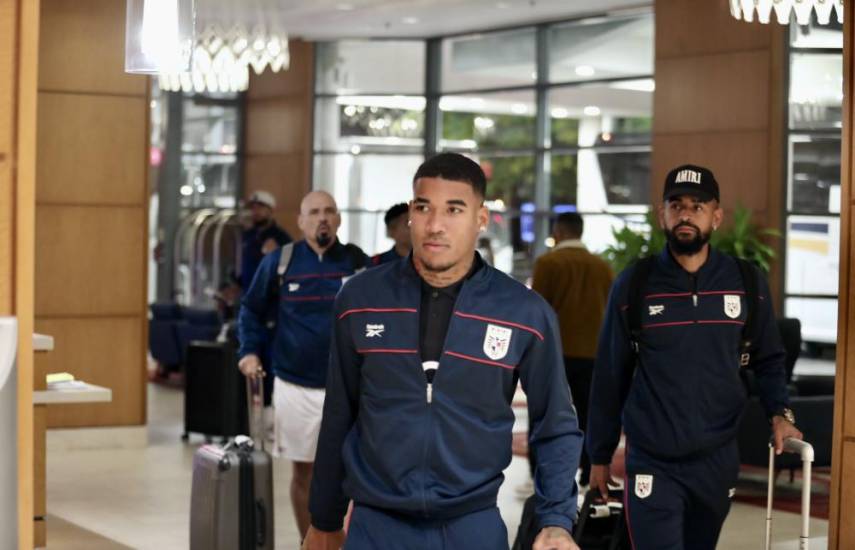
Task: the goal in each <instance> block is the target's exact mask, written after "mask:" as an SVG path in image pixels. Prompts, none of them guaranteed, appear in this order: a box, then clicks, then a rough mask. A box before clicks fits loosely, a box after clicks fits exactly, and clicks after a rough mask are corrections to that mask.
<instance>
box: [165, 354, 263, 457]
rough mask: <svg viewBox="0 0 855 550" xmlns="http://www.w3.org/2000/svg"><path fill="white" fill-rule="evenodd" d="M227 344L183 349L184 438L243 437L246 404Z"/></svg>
mask: <svg viewBox="0 0 855 550" xmlns="http://www.w3.org/2000/svg"><path fill="white" fill-rule="evenodd" d="M243 378H244V376H243V375H242V374H241V373H240V370H239V369H238V367H237V358H236V354H235V348H234V346H233V345H232V344H230V343H221V342H204V341H201V340H197V341H193V342H191V343H190V345H189V346H188V347H187V360H186V366H185V383H184V434H183V435H182V439H184V440H185V441H186V440H187V438H188V436H189V434H190V433H200V434H203V435H205V436H206V437H208V438H210V437H223V438H229V437H234V436H236V435H239V434H246V433H247V432H248V431H249V430H248V428H247V400H246V397H245V393H244V391H243V385H244V382H243Z"/></svg>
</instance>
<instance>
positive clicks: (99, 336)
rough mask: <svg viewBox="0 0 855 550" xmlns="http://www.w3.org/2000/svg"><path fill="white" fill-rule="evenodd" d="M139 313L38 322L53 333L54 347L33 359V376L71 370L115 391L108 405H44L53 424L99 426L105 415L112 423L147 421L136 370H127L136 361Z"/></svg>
mask: <svg viewBox="0 0 855 550" xmlns="http://www.w3.org/2000/svg"><path fill="white" fill-rule="evenodd" d="M144 322H145V321H144V320H143V319H140V318H139V317H114V318H110V317H106V316H104V317H98V318H68V319H51V320H38V321H36V330H37V331H38V332H43V333H45V334H52V335H53V336H54V339H55V341H56V348H55V349H54V351H53V352H51V353H46V354H39V356H38V357H37V358H36V365H35V373H36V376H44V374H46V373H49V372H70V373H72V374H74V375H75V377H76V378H79V379H81V380H86V381H87V382H91V383H93V384H97V385H99V386H105V387H108V388H110V389H111V390H112V391H113V401H112V402H111V403H98V404H92V405H86V406H81V405H65V406H55V405H51V406H50V407H48V422H49V425H50V426H52V427H79V426H97V425H99V424H102V423H103V420H102V419H103V418H109V419H110V425H112V426H121V425H139V424H144V423H145V413H144V411H145V408H144V406H145V403H144V399H145V393H142V392H140V391H138V388H139V384H140V380H139V378H140V377H139V371H137V370H135V369H131V368H128V366H129V365H135V364H136V363H138V362H139V349H140V345H139V337H140V334H141V333H142V329H143V327H142V324H143V323H144Z"/></svg>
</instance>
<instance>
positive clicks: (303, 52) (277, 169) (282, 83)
mask: <svg viewBox="0 0 855 550" xmlns="http://www.w3.org/2000/svg"><path fill="white" fill-rule="evenodd" d="M289 48H290V50H291V67H290V68H289V69H288V70H287V71H285V72H280V73H276V74H273V73H270V72H266V73H264V74H262V75H260V76H259V75H255V74H252V75H251V77H250V83H249V90H248V91H247V96H246V102H247V105H246V129H245V139H246V141H245V143H246V157H245V162H244V189H243V195H244V197H248V196H249V195H250V194H251V193H252V192H253V191H256V190H260V189H263V190H265V191H269V192H271V193H273V195H274V196H275V197H276V199H277V209H276V220H277V221H278V223H279V224H280V225H282V226H283V227H285V229H287V230H288V232H289V233H291V235H292V236H293V237H295V238H298V237H299V235H300V233H299V231H298V230H297V225H296V214H297V213H298V212H299V209H300V201H301V200H302V198H303V195H305V194H306V193H307V192H308V191H309V190H310V189H311V187H312V184H311V181H310V174H311V162H312V110H313V101H314V95H313V93H314V90H313V88H314V80H313V79H314V46H313V45H312V44H311V43H307V42H302V41H299V40H297V41H291V42H290V43H289Z"/></svg>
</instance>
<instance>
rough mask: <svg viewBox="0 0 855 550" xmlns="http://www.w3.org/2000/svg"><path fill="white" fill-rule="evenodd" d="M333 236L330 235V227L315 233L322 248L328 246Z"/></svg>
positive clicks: (316, 240) (316, 239)
mask: <svg viewBox="0 0 855 550" xmlns="http://www.w3.org/2000/svg"><path fill="white" fill-rule="evenodd" d="M332 240H333V237H332V235H330V232H329V229H328V228H322V229H318V232H317V233H315V242H317V243H318V246H320V247H321V248H326V247H327V246H329V244H330V243H331V242H332Z"/></svg>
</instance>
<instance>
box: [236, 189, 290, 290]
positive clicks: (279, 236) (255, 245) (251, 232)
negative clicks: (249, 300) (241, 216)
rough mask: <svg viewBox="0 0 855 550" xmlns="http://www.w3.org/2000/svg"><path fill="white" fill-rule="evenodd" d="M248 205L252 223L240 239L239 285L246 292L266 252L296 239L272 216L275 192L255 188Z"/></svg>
mask: <svg viewBox="0 0 855 550" xmlns="http://www.w3.org/2000/svg"><path fill="white" fill-rule="evenodd" d="M247 206H248V207H249V211H250V215H251V218H252V226H251V227H250V228H249V229H247V230H245V231H244V232H243V235H242V239H241V270H240V287H241V289H243V291H244V292H246V290H247V289H248V288H249V284H250V283H251V282H252V278H253V276H254V275H255V271H256V270H257V269H258V265H259V264H260V263H261V259H262V258H263V257H264V255H265V254H268V253H270V252H271V251H273V250H276V249H277V248H279V247H280V246H282V245H284V244H287V243H290V242H291V241H292V240H293V239H291V235H289V234H288V232H287V231H285V230H284V229H282V228H281V227H279V226H278V225H277V224H276V220H275V219H273V210H275V209H276V199H275V198H274V197H273V195H272V194H270V193H268V192H267V191H256V192H255V193H253V194H252V195H250V197H249V200H248V201H247Z"/></svg>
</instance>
